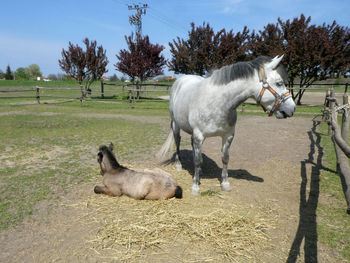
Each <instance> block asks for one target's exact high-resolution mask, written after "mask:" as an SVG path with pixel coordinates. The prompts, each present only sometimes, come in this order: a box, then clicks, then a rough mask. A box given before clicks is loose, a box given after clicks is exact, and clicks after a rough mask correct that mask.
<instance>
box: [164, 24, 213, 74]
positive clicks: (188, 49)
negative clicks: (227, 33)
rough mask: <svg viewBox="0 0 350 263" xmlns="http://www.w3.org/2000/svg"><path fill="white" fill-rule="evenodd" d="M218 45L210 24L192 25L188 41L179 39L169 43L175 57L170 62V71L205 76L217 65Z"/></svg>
mask: <svg viewBox="0 0 350 263" xmlns="http://www.w3.org/2000/svg"><path fill="white" fill-rule="evenodd" d="M216 45H217V35H215V33H214V30H213V28H211V27H210V25H209V24H208V23H207V24H205V23H203V25H202V26H199V27H195V24H194V23H191V31H189V32H188V39H187V40H184V39H180V38H179V37H178V38H177V40H175V39H174V40H173V43H171V42H170V43H169V46H170V52H171V53H172V55H173V56H172V59H171V60H170V61H169V62H168V66H169V69H170V70H171V71H174V72H175V73H183V74H197V75H200V76H203V75H205V74H206V73H207V72H208V71H209V70H210V69H211V68H212V65H213V64H215V62H214V61H213V57H214V50H215V48H216Z"/></svg>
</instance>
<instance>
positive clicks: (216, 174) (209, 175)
mask: <svg viewBox="0 0 350 263" xmlns="http://www.w3.org/2000/svg"><path fill="white" fill-rule="evenodd" d="M202 157H203V163H202V166H201V172H200V177H201V178H205V179H214V178H216V179H218V180H219V181H221V171H222V168H221V167H219V166H218V165H217V163H216V162H215V161H214V160H213V159H211V158H209V157H208V156H207V155H205V154H204V153H202ZM180 158H181V165H182V168H183V169H185V170H187V171H188V172H189V173H190V174H191V175H192V176H193V175H194V162H193V153H192V151H191V150H181V151H180ZM174 162H175V153H174V154H173V156H172V157H171V158H170V159H169V160H166V161H165V162H163V164H165V165H168V164H171V163H174ZM227 173H228V177H231V178H234V179H241V180H247V181H254V182H260V183H262V182H264V179H263V178H261V177H259V176H255V175H252V174H251V173H249V172H248V171H247V170H243V169H238V170H230V169H228V170H227Z"/></svg>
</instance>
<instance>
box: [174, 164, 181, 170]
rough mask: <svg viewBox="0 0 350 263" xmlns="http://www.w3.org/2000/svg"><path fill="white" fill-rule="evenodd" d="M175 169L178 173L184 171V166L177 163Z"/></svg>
mask: <svg viewBox="0 0 350 263" xmlns="http://www.w3.org/2000/svg"><path fill="white" fill-rule="evenodd" d="M175 169H176V171H182V165H181V163H176V164H175Z"/></svg>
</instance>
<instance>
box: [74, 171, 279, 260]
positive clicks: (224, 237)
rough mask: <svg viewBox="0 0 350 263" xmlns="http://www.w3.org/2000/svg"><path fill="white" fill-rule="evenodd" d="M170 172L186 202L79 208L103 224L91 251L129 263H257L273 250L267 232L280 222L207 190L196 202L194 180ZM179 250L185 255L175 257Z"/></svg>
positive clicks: (117, 202) (112, 201)
mask: <svg viewBox="0 0 350 263" xmlns="http://www.w3.org/2000/svg"><path fill="white" fill-rule="evenodd" d="M169 169H170V168H166V169H165V170H168V172H171V173H172V174H173V175H174V176H175V178H176V179H177V181H178V182H179V184H180V185H181V186H182V187H183V188H184V198H183V199H181V200H179V199H175V198H173V199H170V200H165V201H147V200H143V201H137V200H133V199H131V198H128V197H124V196H123V197H118V198H111V197H108V196H100V195H98V196H97V195H96V196H91V197H90V198H89V199H87V200H85V201H84V202H82V203H79V204H78V206H79V207H80V208H83V209H84V211H88V212H87V214H85V215H84V216H83V218H84V220H94V221H96V222H99V223H100V227H99V229H98V230H97V235H96V237H95V238H93V239H92V240H89V241H88V242H87V244H86V245H87V246H89V247H90V248H91V249H92V250H94V251H95V252H96V253H97V254H98V255H104V256H106V257H107V258H109V257H108V256H107V254H108V255H110V256H111V258H112V259H114V260H118V261H128V262H129V261H137V260H140V259H141V257H142V258H145V257H147V256H148V257H150V259H152V255H155V254H162V253H163V254H167V256H168V257H170V258H172V259H173V260H174V261H182V262H195V261H198V262H206V261H217V260H218V259H220V260H221V262H222V261H230V262H234V261H239V262H242V261H247V262H249V261H251V260H252V259H257V256H258V255H257V254H256V253H257V251H261V250H262V249H265V248H268V247H271V246H270V245H269V242H268V241H269V238H268V236H267V235H266V234H265V232H266V229H268V228H271V227H272V225H273V224H274V222H272V221H270V222H269V221H267V220H266V218H265V219H264V217H261V216H259V215H258V214H259V213H258V212H257V211H256V210H255V211H254V215H251V213H250V212H249V211H250V209H249V208H243V207H240V206H237V205H235V204H232V203H230V200H228V198H227V196H225V194H224V195H220V193H219V192H218V191H217V190H211V189H208V190H206V191H205V190H204V186H203V187H202V189H203V190H202V191H203V192H204V193H207V194H204V195H201V196H198V197H193V196H190V195H189V193H188V191H187V190H188V189H189V188H190V184H191V179H190V178H191V177H190V175H189V174H188V173H187V172H186V171H183V172H177V171H175V170H169ZM182 182H187V184H188V185H186V183H182ZM203 185H204V184H203ZM174 248H177V250H178V251H180V252H178V253H174ZM169 249H170V250H172V251H173V252H172V253H171V252H169ZM107 252H108V253H107ZM170 254H171V255H170ZM111 258H110V259H111ZM194 259H196V260H194ZM253 261H256V260H253ZM167 262H169V260H167Z"/></svg>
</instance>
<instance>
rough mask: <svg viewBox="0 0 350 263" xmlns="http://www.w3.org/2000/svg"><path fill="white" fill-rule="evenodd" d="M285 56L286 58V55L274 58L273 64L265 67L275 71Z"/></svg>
mask: <svg viewBox="0 0 350 263" xmlns="http://www.w3.org/2000/svg"><path fill="white" fill-rule="evenodd" d="M283 56H284V54H283V55H282V56H276V57H274V58H273V59H272V61H271V62H269V63H267V64H266V66H265V67H266V68H268V69H272V70H275V69H276V68H277V67H278V65H279V64H280V63H281V61H282V59H283Z"/></svg>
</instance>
